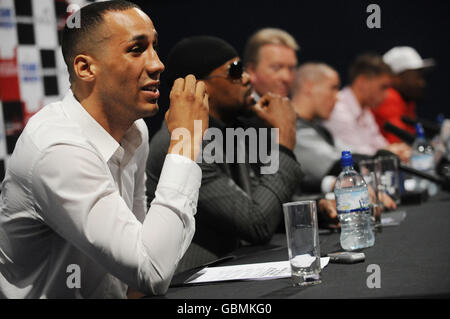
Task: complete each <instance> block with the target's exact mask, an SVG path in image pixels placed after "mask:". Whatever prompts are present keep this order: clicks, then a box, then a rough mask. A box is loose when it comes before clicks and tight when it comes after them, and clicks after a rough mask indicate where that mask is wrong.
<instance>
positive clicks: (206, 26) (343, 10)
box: [134, 0, 450, 136]
mask: <svg viewBox="0 0 450 319" xmlns="http://www.w3.org/2000/svg"><path fill="white" fill-rule="evenodd" d="M134 2H135V3H137V4H139V5H140V6H141V7H142V8H143V10H144V11H145V12H146V13H147V14H148V15H149V16H150V17H151V19H152V20H153V23H154V24H155V27H156V29H157V31H158V33H159V55H160V58H161V60H162V61H163V62H164V61H165V59H166V57H167V54H168V52H169V50H170V48H171V47H172V46H173V45H174V44H175V43H176V42H177V41H179V40H180V39H181V38H183V37H186V36H192V35H200V34H207V35H215V36H218V37H221V38H223V39H225V40H227V41H228V42H230V43H231V44H232V45H233V46H234V47H235V48H236V49H237V50H238V52H239V53H240V54H242V52H243V48H244V45H245V41H246V40H247V38H248V37H249V36H250V35H251V34H252V33H253V32H255V31H256V30H258V29H260V28H263V27H278V28H282V29H284V30H286V31H288V32H289V33H291V34H292V35H293V36H294V37H295V38H296V40H297V41H298V43H299V44H300V47H301V50H300V52H299V63H300V64H301V63H303V62H306V61H324V62H326V63H329V64H330V65H332V66H333V67H335V68H336V69H337V70H338V72H339V73H340V75H341V78H342V82H343V84H346V83H347V68H348V66H349V64H350V63H351V62H352V60H353V59H354V58H355V56H356V55H357V54H359V53H362V52H366V51H371V52H377V53H380V54H383V53H384V52H386V51H387V50H389V49H390V48H392V47H393V46H396V45H408V46H412V47H414V48H416V49H417V50H418V52H419V53H420V54H421V56H422V57H424V58H429V57H432V58H434V59H435V60H436V61H437V63H438V66H437V67H436V68H434V69H433V70H432V71H431V72H429V73H428V74H427V81H428V87H427V95H426V98H425V101H423V102H422V103H421V104H419V106H418V114H419V116H420V117H425V118H428V119H432V120H434V119H436V116H437V114H439V113H443V114H444V115H445V116H446V117H450V110H449V107H448V98H447V95H448V94H449V90H450V87H449V84H450V81H449V74H450V72H449V71H450V61H449V59H450V41H449V40H450V39H449V38H450V37H449V34H450V1H448V0H442V1H438V0H428V1H425V0H422V1H406V0H395V1H393V0H391V1H384V0H383V1H380V0H372V1H363V0H336V1H325V0H315V1H298V0H297V1H287V0H260V1H244V0H228V1H211V0H210V1H207V0H192V1H143V0H134ZM371 3H376V4H378V5H379V6H380V8H381V28H380V29H369V28H368V27H367V25H366V20H367V17H368V16H369V15H370V13H367V12H366V9H367V6H368V5H369V4H371ZM161 81H162V85H161V94H162V95H161V98H160V112H159V114H158V115H157V116H155V117H153V118H151V119H146V121H147V124H148V125H149V128H150V136H152V134H153V133H154V132H155V131H156V130H157V129H158V128H159V126H160V124H161V121H162V119H163V115H164V112H165V110H167V107H168V94H169V87H168V85H167V83H165V81H164V74H163V75H162V77H161Z"/></svg>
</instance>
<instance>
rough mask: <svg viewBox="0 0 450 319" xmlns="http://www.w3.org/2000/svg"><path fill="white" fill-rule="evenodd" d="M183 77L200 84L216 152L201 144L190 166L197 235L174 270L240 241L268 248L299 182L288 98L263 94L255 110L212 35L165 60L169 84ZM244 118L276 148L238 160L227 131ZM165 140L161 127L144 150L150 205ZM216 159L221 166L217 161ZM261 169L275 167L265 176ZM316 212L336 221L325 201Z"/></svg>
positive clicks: (237, 70) (181, 46) (235, 60)
mask: <svg viewBox="0 0 450 319" xmlns="http://www.w3.org/2000/svg"><path fill="white" fill-rule="evenodd" d="M188 73H190V74H194V75H195V76H196V78H198V79H202V81H203V82H204V83H205V84H206V87H207V92H208V94H209V105H210V109H209V110H210V112H209V114H210V121H209V123H210V132H211V131H214V132H215V136H214V137H215V139H214V141H213V142H210V143H214V146H215V147H214V148H211V147H209V146H211V145H209V146H207V145H204V146H205V147H204V149H203V153H202V155H203V157H202V158H200V159H198V160H197V162H198V163H199V165H200V167H201V169H202V174H203V175H202V186H201V188H200V193H199V199H198V202H199V204H198V214H197V219H196V233H195V235H194V239H193V242H192V244H191V246H190V247H189V249H188V252H187V253H186V255H185V257H184V258H183V260H182V261H181V263H180V266H179V268H178V272H180V271H182V270H185V269H189V268H193V267H196V266H199V265H201V264H204V263H207V262H210V261H212V260H214V259H217V258H220V257H222V256H224V255H226V254H228V253H230V252H232V251H233V250H235V249H236V248H238V247H239V246H240V244H242V243H243V242H247V243H250V244H263V243H267V242H268V241H269V240H270V239H271V237H272V235H273V234H274V232H275V231H276V230H277V228H278V227H279V226H280V222H281V221H282V220H283V218H282V203H285V202H288V201H290V200H291V198H292V195H293V194H294V192H295V190H296V188H297V187H298V185H299V182H300V180H301V178H302V171H301V168H300V164H299V163H298V162H297V161H296V158H295V155H294V153H293V152H292V150H293V149H294V146H295V113H294V111H293V109H292V107H291V104H290V101H289V99H287V98H282V97H280V96H277V95H273V94H267V95H264V96H262V97H261V99H260V101H259V102H258V104H256V105H255V104H254V101H253V99H252V96H251V92H252V87H251V84H250V81H249V77H248V74H247V73H245V72H243V69H242V64H241V62H240V59H239V57H238V54H237V52H236V50H235V49H234V48H233V47H232V46H231V45H229V44H228V43H227V42H225V41H223V40H221V39H218V38H215V37H207V36H200V37H192V38H186V39H183V40H182V41H180V42H179V43H178V44H177V45H176V46H175V47H174V48H173V49H172V51H171V52H170V54H169V57H168V60H167V73H166V74H167V76H168V81H169V82H170V83H171V82H172V81H174V80H175V79H176V78H178V77H182V76H183V75H184V74H188ZM249 114H256V115H257V116H258V117H259V118H260V119H261V120H262V121H263V122H264V123H265V124H266V125H267V126H269V127H272V128H278V143H276V142H275V143H273V144H272V145H271V147H270V150H271V151H270V154H265V155H267V157H266V158H261V157H259V158H258V160H257V161H253V162H252V160H251V159H252V151H254V149H256V147H254V148H251V149H247V150H246V151H245V152H244V157H243V158H245V160H244V161H239V152H240V151H241V150H242V148H240V147H239V145H237V146H236V145H235V144H236V143H234V136H231V135H230V134H229V132H230V130H231V132H238V131H234V130H235V129H236V128H237V127H240V124H239V123H237V122H236V121H237V120H236V119H237V118H238V116H245V115H249ZM253 130H254V133H255V134H254V135H252V134H251V133H252V132H251V131H245V132H247V133H248V136H250V137H249V139H250V142H249V143H248V145H252V144H251V142H252V141H251V139H252V137H255V136H256V130H255V129H253ZM241 132H243V130H242V129H241ZM238 135H239V134H238ZM172 138H174V137H173V136H172ZM205 140H207V138H205ZM169 142H170V136H169V133H168V131H167V128H166V127H165V125H164V124H163V126H162V127H161V129H160V131H159V132H158V133H157V134H156V135H155V136H154V137H153V139H152V141H151V144H150V149H151V152H150V154H151V156H150V157H149V158H148V162H147V177H148V179H147V196H148V198H149V201H151V200H152V198H153V197H154V191H155V189H156V186H157V184H158V179H159V174H160V171H161V168H162V165H163V160H164V157H165V155H166V153H167V147H168V145H169ZM220 142H222V143H220ZM241 142H242V141H241ZM205 143H206V144H208V141H205ZM240 145H241V146H243V145H245V143H241V144H240ZM211 149H213V151H211ZM259 149H261V147H260V148H259ZM265 149H266V150H267V149H269V148H267V147H266V148H265ZM236 154H237V156H235V155H236ZM221 155H224V156H223V157H221ZM253 155H254V154H253ZM258 155H261V154H258ZM221 158H222V159H223V158H225V160H224V161H221V160H220V159H221ZM218 159H219V160H218ZM241 159H242V158H241ZM267 159H269V160H270V163H268V162H267ZM274 162H276V163H274ZM262 163H266V164H269V166H272V167H275V169H274V170H272V171H270V172H269V173H267V171H266V173H264V169H263V168H264V167H262V166H261V165H262ZM266 168H267V166H266ZM319 209H322V210H323V211H326V212H327V213H328V215H330V216H331V217H332V218H336V217H337V215H336V211H335V208H334V207H333V206H332V205H330V203H329V202H327V201H324V200H322V201H321V202H320V203H319Z"/></svg>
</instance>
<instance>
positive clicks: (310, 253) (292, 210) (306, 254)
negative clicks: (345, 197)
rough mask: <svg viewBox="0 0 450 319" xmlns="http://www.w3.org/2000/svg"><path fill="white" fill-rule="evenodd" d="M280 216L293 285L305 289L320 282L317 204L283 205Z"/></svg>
mask: <svg viewBox="0 0 450 319" xmlns="http://www.w3.org/2000/svg"><path fill="white" fill-rule="evenodd" d="M283 213H284V221H285V226H286V239H287V246H288V253H289V261H290V265H291V272H292V283H293V285H294V286H307V285H313V284H318V283H320V282H321V280H320V271H321V267H320V246H319V231H318V225H317V207H316V201H310V200H307V201H298V202H291V203H285V204H283Z"/></svg>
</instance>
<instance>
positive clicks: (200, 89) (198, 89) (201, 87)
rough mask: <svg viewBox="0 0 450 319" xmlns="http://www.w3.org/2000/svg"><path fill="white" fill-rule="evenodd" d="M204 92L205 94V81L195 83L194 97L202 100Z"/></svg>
mask: <svg viewBox="0 0 450 319" xmlns="http://www.w3.org/2000/svg"><path fill="white" fill-rule="evenodd" d="M205 94H206V85H205V82H203V81H198V82H197V84H196V85H195V97H196V98H197V99H198V100H200V101H203V99H204V97H205Z"/></svg>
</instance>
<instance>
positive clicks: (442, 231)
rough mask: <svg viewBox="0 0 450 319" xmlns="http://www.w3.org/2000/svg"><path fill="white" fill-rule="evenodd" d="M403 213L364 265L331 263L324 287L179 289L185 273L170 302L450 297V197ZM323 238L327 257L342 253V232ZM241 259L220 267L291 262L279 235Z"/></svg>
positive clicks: (281, 282) (286, 282) (258, 284)
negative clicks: (331, 254)
mask: <svg viewBox="0 0 450 319" xmlns="http://www.w3.org/2000/svg"><path fill="white" fill-rule="evenodd" d="M399 209H401V210H406V212H407V217H406V219H405V220H404V221H403V222H402V223H401V224H400V225H398V226H393V227H384V228H383V229H382V231H381V232H377V233H376V241H375V245H374V246H373V247H371V248H367V249H364V250H363V252H364V253H365V255H366V259H365V261H364V262H362V263H357V264H335V263H330V264H328V266H327V267H325V268H324V269H323V270H322V273H321V279H322V283H320V284H318V285H314V286H309V287H293V286H292V284H291V280H290V278H286V279H274V280H266V281H234V282H220V283H209V284H201V285H177V283H178V284H179V283H180V282H183V280H184V279H186V278H187V276H188V275H190V274H189V273H185V274H181V275H178V276H176V277H175V278H174V281H173V283H174V287H171V288H169V290H168V292H167V294H166V295H165V296H164V298H176V299H194V298H202V299H210V298H214V299H227V298H231V299H249V298H251V299H253V298H270V299H274V298H275V299H277V298H392V297H393V298H415V297H420V298H422V297H425V298H435V297H447V298H448V297H450V195H449V194H440V195H439V196H437V197H435V198H431V199H430V200H429V201H428V202H425V203H422V204H420V205H416V206H403V207H402V206H400V207H399ZM386 215H388V213H387V214H386ZM386 215H385V216H386ZM319 237H320V247H321V251H322V254H324V253H328V252H332V251H336V250H339V249H340V245H339V234H338V233H336V232H335V233H324V232H321V234H320V236H319ZM236 255H237V256H238V257H237V258H235V259H233V260H230V261H227V262H224V263H221V264H220V266H226V265H237V264H249V263H260V262H271V261H282V260H287V259H288V255H287V248H286V238H285V235H284V234H276V235H275V236H274V238H273V240H272V241H271V243H270V244H269V245H266V246H256V247H247V248H243V249H240V250H238V251H237V252H236ZM371 265H376V266H371ZM377 266H379V268H377V269H378V270H379V275H380V277H379V279H380V280H379V283H380V287H379V288H377V287H374V285H373V284H372V285H371V284H369V285H368V282H372V283H373V282H374V281H373V277H371V278H369V276H371V275H373V274H374V272H375V271H377V270H375V268H376V267H377Z"/></svg>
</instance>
